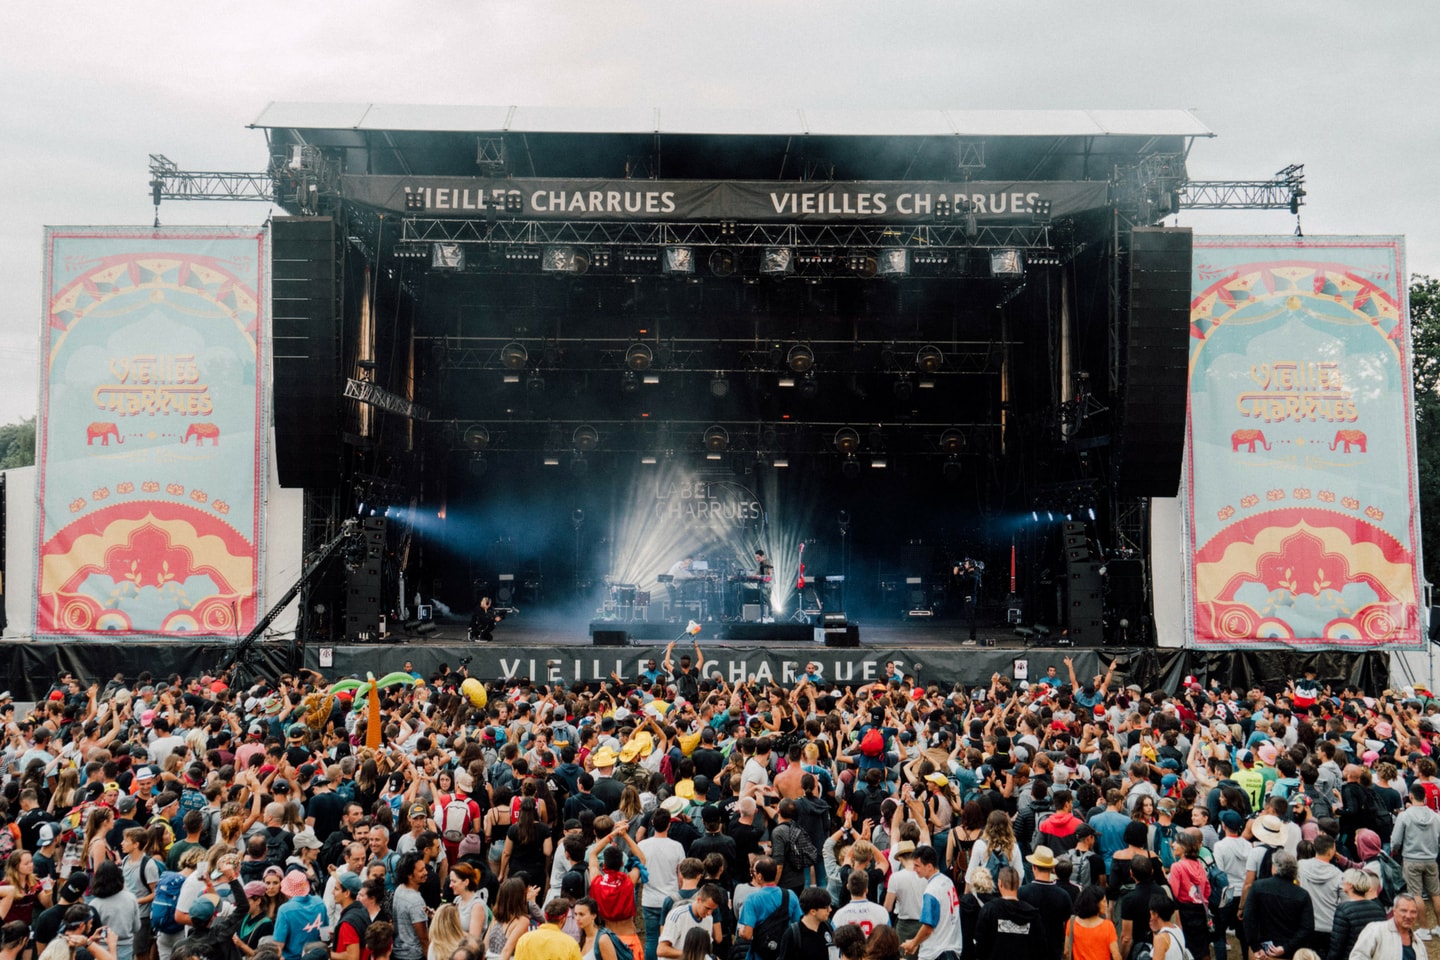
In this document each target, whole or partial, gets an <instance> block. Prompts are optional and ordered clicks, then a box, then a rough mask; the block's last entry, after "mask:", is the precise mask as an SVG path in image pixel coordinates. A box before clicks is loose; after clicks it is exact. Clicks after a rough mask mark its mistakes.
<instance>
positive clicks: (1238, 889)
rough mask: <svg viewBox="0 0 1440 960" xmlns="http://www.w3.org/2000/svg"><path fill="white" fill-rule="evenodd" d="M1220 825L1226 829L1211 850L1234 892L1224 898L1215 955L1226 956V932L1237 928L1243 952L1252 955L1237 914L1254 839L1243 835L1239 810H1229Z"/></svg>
mask: <svg viewBox="0 0 1440 960" xmlns="http://www.w3.org/2000/svg"><path fill="white" fill-rule="evenodd" d="M1220 827H1221V829H1222V830H1223V831H1224V832H1225V835H1224V836H1223V837H1221V838H1220V839H1219V840H1218V841H1216V843H1215V847H1214V849H1213V850H1212V851H1211V853H1212V855H1213V858H1214V861H1215V866H1216V867H1218V868H1219V869H1221V870H1223V871H1224V872H1225V876H1226V877H1227V878H1228V879H1229V881H1230V893H1229V896H1228V898H1224V899H1222V904H1221V907H1220V911H1219V913H1218V914H1216V915H1215V917H1214V920H1215V935H1214V942H1215V956H1216V957H1223V956H1224V955H1225V950H1224V944H1225V932H1226V931H1227V930H1229V931H1233V932H1234V934H1235V936H1236V939H1237V940H1239V942H1240V951H1241V954H1242V955H1244V956H1248V955H1249V954H1248V951H1247V950H1246V949H1245V931H1244V930H1243V929H1242V927H1241V925H1240V923H1239V921H1238V919H1237V914H1238V912H1239V909H1240V902H1241V897H1242V896H1243V895H1244V893H1245V876H1246V872H1247V871H1248V869H1249V868H1248V863H1249V860H1250V849H1251V845H1250V841H1249V840H1246V839H1245V838H1244V837H1243V836H1241V834H1242V833H1243V832H1244V830H1245V818H1244V817H1242V816H1240V813H1239V812H1238V811H1236V810H1225V811H1223V812H1222V813H1221V814H1220Z"/></svg>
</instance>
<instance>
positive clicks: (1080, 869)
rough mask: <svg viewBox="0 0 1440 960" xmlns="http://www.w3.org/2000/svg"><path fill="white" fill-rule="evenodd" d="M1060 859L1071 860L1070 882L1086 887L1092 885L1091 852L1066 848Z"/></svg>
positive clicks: (1081, 887) (1082, 887)
mask: <svg viewBox="0 0 1440 960" xmlns="http://www.w3.org/2000/svg"><path fill="white" fill-rule="evenodd" d="M1060 859H1062V860H1069V861H1070V882H1071V883H1073V884H1075V885H1076V886H1078V887H1079V888H1080V889H1082V890H1083V889H1085V888H1086V887H1088V886H1090V882H1091V876H1090V854H1088V853H1086V852H1085V851H1083V850H1066V851H1065V852H1064V853H1062V854H1060Z"/></svg>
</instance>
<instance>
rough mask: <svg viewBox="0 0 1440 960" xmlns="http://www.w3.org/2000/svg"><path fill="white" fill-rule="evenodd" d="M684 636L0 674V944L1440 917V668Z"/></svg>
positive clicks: (1266, 950) (718, 934) (953, 930)
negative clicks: (101, 672)
mask: <svg viewBox="0 0 1440 960" xmlns="http://www.w3.org/2000/svg"><path fill="white" fill-rule="evenodd" d="M674 646H675V645H674V644H671V647H670V649H667V650H666V652H665V655H664V657H663V660H662V661H661V662H659V663H657V662H656V661H655V660H650V661H648V662H647V663H646V664H645V665H644V667H643V669H642V670H641V672H640V673H639V675H638V676H635V677H629V678H621V677H618V676H612V678H611V679H610V681H608V682H606V683H604V684H602V685H600V686H599V687H598V688H597V687H595V686H593V685H592V686H588V687H587V686H586V685H583V684H577V685H575V686H573V687H562V686H547V685H545V684H537V683H533V682H530V681H527V680H524V679H512V680H507V681H489V682H486V681H485V678H471V677H468V676H467V675H466V674H465V671H464V670H463V669H459V670H451V669H449V668H448V667H445V666H443V665H442V667H441V668H440V669H439V670H438V671H437V672H435V673H434V674H432V675H430V676H420V675H418V674H415V673H414V672H413V671H411V670H410V665H409V664H408V663H407V664H405V667H404V674H403V676H402V675H400V674H397V675H396V676H402V679H404V680H405V681H406V682H403V683H395V684H393V685H389V686H385V685H376V684H374V683H370V684H369V685H368V686H367V685H364V684H358V685H357V683H355V682H350V683H343V682H342V683H339V684H338V685H337V684H336V681H337V680H342V679H343V678H336V677H322V676H321V675H319V674H317V673H315V672H313V671H308V670H302V671H299V672H298V673H297V674H294V675H288V676H283V677H280V678H278V679H273V680H257V681H254V682H251V681H250V680H248V679H245V680H241V679H239V678H238V677H236V676H234V675H227V676H223V677H210V676H205V677H198V678H182V677H179V676H168V677H156V676H151V675H149V674H141V675H140V676H138V677H115V678H113V679H110V680H108V681H105V680H103V679H96V680H91V679H90V678H80V677H75V676H72V675H68V674H67V675H65V676H62V677H60V678H59V679H58V680H57V682H56V684H55V686H54V689H53V690H52V691H51V692H50V693H49V694H48V696H47V698H46V699H44V700H42V701H41V702H39V703H37V704H35V705H34V706H33V707H27V708H25V709H17V706H16V704H15V703H14V702H13V701H12V700H11V699H10V698H9V695H8V694H0V721H3V723H4V726H5V732H4V736H5V743H4V755H3V767H4V774H3V788H0V860H3V863H4V873H5V876H4V878H3V881H0V924H3V925H0V960H15V958H20V960H33V958H35V957H39V958H40V960H191V958H202V960H388V958H393V960H577V958H582V957H583V958H585V960H642V958H643V960H657V958H660V960H671V958H678V960H710V958H715V960H722V958H723V960H731V958H734V960H798V958H802V957H804V958H810V960H814V958H819V957H830V958H847V960H857V958H865V960H898V958H900V957H918V958H919V960H971V958H983V960H988V958H991V957H1008V958H1013V960H1145V958H1153V960H1187V958H1193V960H1205V958H1208V957H1210V956H1211V955H1212V953H1213V956H1214V958H1215V960H1224V958H1227V957H1234V958H1238V960H1274V958H1281V957H1294V958H1296V960H1316V958H1320V960H1381V958H1385V960H1392V958H1394V960H1400V958H1404V960H1415V958H1416V957H1419V956H1420V955H1421V954H1422V953H1423V951H1424V946H1423V945H1424V943H1425V942H1426V941H1427V940H1429V939H1430V938H1431V937H1432V935H1436V934H1440V874H1437V860H1440V778H1437V776H1436V773H1437V768H1436V759H1437V756H1436V748H1437V740H1436V738H1437V736H1440V701H1437V700H1435V699H1433V698H1432V697H1431V694H1430V693H1429V691H1427V690H1424V689H1419V688H1412V687H1403V688H1399V689H1395V690H1384V691H1368V692H1367V691H1362V690H1358V689H1355V688H1354V687H1351V686H1345V685H1343V684H1333V685H1332V684H1327V683H1324V682H1322V681H1320V680H1319V679H1317V678H1316V676H1315V674H1314V672H1313V671H1306V672H1305V674H1304V677H1303V678H1302V679H1298V680H1294V681H1286V682H1284V684H1283V686H1280V685H1278V683H1277V685H1273V686H1269V687H1265V688H1260V687H1257V688H1254V689H1249V690H1240V689H1232V688H1229V687H1226V686H1223V685H1222V684H1220V683H1219V682H1206V681H1204V680H1200V679H1197V678H1194V677H1187V678H1185V680H1184V682H1183V683H1182V684H1181V686H1180V688H1179V689H1178V690H1174V691H1165V690H1146V689H1143V688H1141V687H1140V686H1138V685H1134V684H1131V685H1129V686H1122V685H1121V683H1122V682H1123V681H1121V682H1117V681H1116V678H1115V667H1114V666H1112V667H1111V668H1110V670H1109V671H1108V672H1107V673H1105V674H1103V675H1099V676H1089V677H1076V676H1075V671H1074V665H1073V664H1072V663H1071V661H1070V660H1069V659H1068V658H1067V659H1065V660H1064V661H1063V664H1062V665H1051V666H1048V667H1047V668H1046V670H1045V675H1044V676H1043V677H1040V678H1038V679H1032V680H1030V681H1028V682H1027V681H1016V680H1015V679H1013V678H1010V677H1005V676H1001V675H999V674H997V675H995V676H992V677H991V678H989V680H988V682H985V683H982V684H979V685H976V686H970V685H964V684H954V685H949V684H946V685H943V686H942V685H939V684H935V683H930V682H927V681H926V680H925V678H923V677H916V676H913V675H906V674H905V673H904V671H903V670H901V669H900V668H899V666H898V665H896V664H889V665H887V666H886V668H885V671H884V674H885V675H884V676H883V677H882V678H881V679H879V680H878V681H877V682H874V683H867V684H859V685H842V684H836V683H832V682H830V681H828V680H827V679H826V678H825V677H824V676H823V673H822V670H821V668H820V665H819V664H815V663H812V664H809V665H808V666H807V668H806V670H805V671H804V672H803V673H802V674H801V675H800V676H799V678H798V679H797V681H796V682H795V683H794V684H793V685H787V686H781V685H777V684H775V683H773V682H765V681H760V680H756V679H755V678H749V679H745V680H740V681H738V682H730V681H729V680H727V679H726V678H724V677H722V676H720V675H719V674H714V675H710V676H706V675H704V673H703V665H704V658H703V656H702V655H701V654H700V651H699V648H698V646H697V647H696V649H695V657H694V658H693V660H692V658H691V657H690V656H689V655H688V654H686V655H684V656H681V657H679V658H678V660H677V659H676V658H675V651H674V649H673V648H674ZM1060 666H1063V667H1064V671H1065V672H1064V675H1062V674H1061V670H1060ZM1427 906H1428V907H1431V908H1433V910H1434V911H1435V916H1434V919H1433V921H1431V920H1429V919H1427V912H1426V910H1427ZM821 951H823V953H822V952H821Z"/></svg>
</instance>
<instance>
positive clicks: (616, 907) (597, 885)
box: [590, 870, 635, 922]
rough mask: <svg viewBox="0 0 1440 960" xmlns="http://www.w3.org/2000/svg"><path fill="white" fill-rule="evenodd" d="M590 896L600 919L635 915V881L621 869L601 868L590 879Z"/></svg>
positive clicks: (607, 919) (627, 918)
mask: <svg viewBox="0 0 1440 960" xmlns="http://www.w3.org/2000/svg"><path fill="white" fill-rule="evenodd" d="M590 896H592V897H594V898H595V905H596V906H597V907H598V908H599V910H600V919H601V920H604V921H606V922H609V921H611V920H629V919H630V918H631V917H633V916H635V881H634V880H631V879H630V874H628V873H626V872H625V871H623V870H601V871H600V875H599V876H598V877H596V878H595V879H594V880H591V881H590Z"/></svg>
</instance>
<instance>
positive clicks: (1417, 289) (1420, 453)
mask: <svg viewBox="0 0 1440 960" xmlns="http://www.w3.org/2000/svg"><path fill="white" fill-rule="evenodd" d="M1410 338H1411V342H1412V344H1413V347H1414V375H1415V441H1416V442H1415V449H1416V458H1417V460H1418V461H1419V464H1418V466H1419V474H1420V542H1421V549H1422V550H1423V551H1424V563H1425V579H1426V580H1429V581H1430V582H1431V583H1435V582H1437V581H1440V280H1435V279H1433V278H1431V277H1426V276H1420V275H1418V274H1417V275H1416V276H1414V277H1412V278H1411V280H1410Z"/></svg>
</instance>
